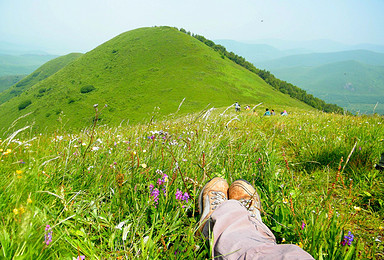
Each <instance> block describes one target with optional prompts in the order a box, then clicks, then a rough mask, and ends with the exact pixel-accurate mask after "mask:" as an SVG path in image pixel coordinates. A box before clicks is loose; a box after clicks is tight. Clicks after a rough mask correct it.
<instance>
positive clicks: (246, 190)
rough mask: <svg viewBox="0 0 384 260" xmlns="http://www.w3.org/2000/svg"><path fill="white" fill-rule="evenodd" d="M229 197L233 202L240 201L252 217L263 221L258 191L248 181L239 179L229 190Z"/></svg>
mask: <svg viewBox="0 0 384 260" xmlns="http://www.w3.org/2000/svg"><path fill="white" fill-rule="evenodd" d="M228 197H229V199H231V200H238V201H240V203H241V204H243V205H244V206H245V207H246V208H247V210H248V211H249V212H250V214H251V217H254V218H256V219H258V220H260V221H261V222H262V220H261V215H260V211H261V202H260V197H259V194H258V193H257V191H256V189H255V188H254V187H253V186H252V185H251V184H250V183H249V182H248V181H246V180H243V179H239V180H236V181H234V182H232V184H231V187H229V190H228Z"/></svg>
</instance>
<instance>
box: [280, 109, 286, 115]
mask: <svg viewBox="0 0 384 260" xmlns="http://www.w3.org/2000/svg"><path fill="white" fill-rule="evenodd" d="M280 114H281V115H282V116H287V115H288V113H287V111H286V110H284V111H283V112H281V113H280Z"/></svg>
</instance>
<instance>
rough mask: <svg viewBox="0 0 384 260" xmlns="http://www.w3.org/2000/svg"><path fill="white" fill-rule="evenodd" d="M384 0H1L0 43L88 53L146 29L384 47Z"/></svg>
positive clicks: (209, 36) (235, 38)
mask: <svg viewBox="0 0 384 260" xmlns="http://www.w3.org/2000/svg"><path fill="white" fill-rule="evenodd" d="M383 13H384V1H383V0H195V1H188V0H177V1H176V0H163V1H161V0H138V1H131V0H0V42H9V43H14V44H20V45H28V46H32V47H34V48H35V49H41V50H47V51H49V52H51V53H55V54H66V53H69V52H75V51H79V52H86V51H90V50H91V49H93V48H95V47H96V46H98V45H100V44H102V43H103V42H105V41H107V40H109V39H111V38H113V37H114V36H116V35H118V34H120V33H123V32H125V31H129V30H132V29H135V28H139V27H147V26H154V25H169V26H175V27H178V28H181V27H182V28H185V29H186V30H187V31H191V32H192V33H196V34H200V35H203V36H205V37H206V38H208V39H211V40H215V39H233V40H238V41H253V40H259V39H271V38H273V39H284V40H299V41H302V40H316V39H330V40H334V41H337V42H341V43H346V44H358V43H373V44H380V45H384V30H383V28H384V15H383Z"/></svg>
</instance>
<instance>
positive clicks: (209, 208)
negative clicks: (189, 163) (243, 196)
mask: <svg viewBox="0 0 384 260" xmlns="http://www.w3.org/2000/svg"><path fill="white" fill-rule="evenodd" d="M228 186H229V185H228V183H227V181H226V180H224V179H223V178H219V177H215V178H213V179H212V180H210V181H209V182H207V183H206V184H205V186H204V187H203V188H202V189H201V191H200V195H199V213H200V214H201V218H200V221H199V229H200V231H202V230H203V228H204V226H205V224H206V222H207V220H208V219H209V217H210V216H211V214H212V213H213V211H214V210H215V209H216V208H217V207H218V206H219V205H221V203H223V202H224V201H226V200H227V199H228V195H227V194H228Z"/></svg>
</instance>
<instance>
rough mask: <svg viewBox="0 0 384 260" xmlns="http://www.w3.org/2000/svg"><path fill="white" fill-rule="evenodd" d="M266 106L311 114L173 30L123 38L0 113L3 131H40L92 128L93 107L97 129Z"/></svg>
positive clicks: (88, 55) (148, 31)
mask: <svg viewBox="0 0 384 260" xmlns="http://www.w3.org/2000/svg"><path fill="white" fill-rule="evenodd" d="M184 98H185V101H184V102H183V104H182V106H181V107H180V113H189V112H194V111H200V110H202V109H203V108H205V107H207V106H208V105H210V106H214V107H223V106H229V105H231V104H233V103H234V102H235V101H238V102H240V103H241V104H256V103H259V102H264V103H265V104H270V105H280V106H290V107H300V108H305V109H311V108H310V107H309V106H308V105H305V104H304V103H302V102H299V101H297V100H294V99H292V98H290V97H289V96H287V95H285V94H282V93H281V92H279V91H277V90H275V89H273V88H272V87H271V86H269V85H267V84H266V83H265V82H264V81H263V80H262V79H261V78H259V77H258V76H257V75H255V74H254V73H251V72H249V71H248V70H246V69H245V68H243V67H241V66H239V65H237V64H235V63H234V62H232V61H230V60H229V59H227V58H226V57H224V56H223V55H220V54H219V53H218V52H216V51H214V50H213V49H212V48H209V47H208V46H206V45H205V44H203V43H201V42H200V41H198V40H196V39H195V38H193V37H191V36H189V35H187V34H185V33H182V32H179V31H178V30H177V29H175V28H170V27H154V28H141V29H136V30H133V31H129V32H126V33H123V34H121V35H119V36H117V37H115V38H113V39H112V40H110V41H108V42H106V43H104V44H102V45H100V46H99V47H97V48H95V49H94V50H92V51H90V52H88V53H86V54H84V55H83V56H81V57H80V58H78V59H76V60H75V61H74V62H72V63H70V64H69V65H67V66H65V67H64V68H63V69H62V70H60V71H58V72H57V73H55V74H54V75H52V76H50V77H48V78H46V79H45V80H43V81H41V82H39V83H37V84H35V85H33V86H32V87H31V88H29V89H28V90H26V91H24V92H23V93H22V94H20V95H19V96H17V97H14V98H12V99H10V100H9V101H7V102H5V103H3V104H2V105H1V106H0V117H1V118H2V121H3V122H4V126H5V128H6V127H8V126H9V125H10V124H11V122H12V121H14V120H15V119H16V118H18V117H20V116H22V115H25V114H27V113H32V114H31V115H29V116H28V117H25V118H23V119H22V120H19V123H20V124H21V125H22V124H26V123H31V122H32V121H34V122H36V124H35V126H37V127H39V129H40V130H42V129H44V128H45V127H48V128H56V127H57V124H58V119H59V118H60V120H61V122H62V123H63V124H65V125H66V126H68V127H83V126H87V125H90V124H92V122H93V119H94V116H95V112H94V109H93V105H94V104H100V107H102V106H104V104H107V105H108V107H107V108H105V109H103V112H102V114H101V116H100V118H101V119H102V123H109V124H111V125H118V124H119V123H120V122H122V121H123V120H129V121H130V122H138V121H140V120H143V118H150V117H151V113H152V112H153V111H154V108H160V110H158V109H156V111H159V113H160V114H163V115H168V114H170V113H174V112H175V111H177V110H178V107H179V105H180V102H181V101H182V100H183V99H184Z"/></svg>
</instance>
